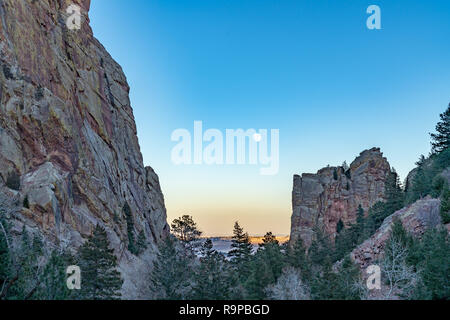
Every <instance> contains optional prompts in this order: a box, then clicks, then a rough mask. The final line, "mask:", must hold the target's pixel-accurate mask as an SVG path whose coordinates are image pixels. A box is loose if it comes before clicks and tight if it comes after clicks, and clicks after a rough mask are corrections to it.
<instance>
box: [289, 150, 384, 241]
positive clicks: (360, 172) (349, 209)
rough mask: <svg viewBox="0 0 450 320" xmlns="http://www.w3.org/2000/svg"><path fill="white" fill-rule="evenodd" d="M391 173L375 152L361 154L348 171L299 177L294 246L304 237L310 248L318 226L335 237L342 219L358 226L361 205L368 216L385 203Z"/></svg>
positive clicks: (331, 170)
mask: <svg viewBox="0 0 450 320" xmlns="http://www.w3.org/2000/svg"><path fill="white" fill-rule="evenodd" d="M389 173H390V165H389V163H388V161H387V160H386V158H384V157H383V154H382V153H381V152H380V149H379V148H373V149H370V150H366V151H363V152H361V154H360V155H359V157H357V158H356V159H355V160H354V161H353V162H352V163H351V165H350V167H349V168H348V169H347V170H345V169H344V168H343V167H327V168H323V169H321V170H319V171H318V172H317V173H316V174H310V173H304V174H303V175H302V176H299V175H295V176H294V188H293V191H292V209H293V213H292V218H291V242H292V241H295V240H296V239H298V237H301V238H302V239H303V241H304V243H305V245H306V246H309V245H310V243H311V240H312V237H313V234H314V232H313V228H314V227H315V226H316V225H318V226H320V227H322V228H324V230H325V232H327V234H329V235H331V237H334V236H335V233H336V225H337V223H338V221H339V220H340V219H341V220H342V222H344V225H345V226H348V225H349V224H351V223H354V222H355V220H356V213H357V209H358V206H359V205H361V206H362V208H363V209H364V210H365V212H366V214H367V211H368V208H370V207H371V206H372V205H373V204H375V203H376V202H377V201H382V200H384V188H385V181H386V178H387V176H388V175H389Z"/></svg>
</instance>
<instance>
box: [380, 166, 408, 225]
mask: <svg viewBox="0 0 450 320" xmlns="http://www.w3.org/2000/svg"><path fill="white" fill-rule="evenodd" d="M384 195H385V198H386V205H385V210H386V216H389V215H391V214H393V213H394V212H395V211H397V210H400V209H401V208H402V207H403V204H404V200H405V197H404V193H403V190H402V187H401V184H400V178H399V176H398V174H397V172H396V171H395V169H392V170H391V172H390V173H389V175H388V176H387V179H386V182H385V190H384Z"/></svg>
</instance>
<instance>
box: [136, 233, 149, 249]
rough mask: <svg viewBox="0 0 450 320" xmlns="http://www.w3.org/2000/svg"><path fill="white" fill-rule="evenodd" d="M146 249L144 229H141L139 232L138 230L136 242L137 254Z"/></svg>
mask: <svg viewBox="0 0 450 320" xmlns="http://www.w3.org/2000/svg"><path fill="white" fill-rule="evenodd" d="M146 249H147V239H146V238H145V233H144V230H141V232H139V235H138V239H137V243H136V250H137V254H141V253H142V252H144V251H145V250H146Z"/></svg>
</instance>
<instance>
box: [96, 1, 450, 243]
mask: <svg viewBox="0 0 450 320" xmlns="http://www.w3.org/2000/svg"><path fill="white" fill-rule="evenodd" d="M372 4H376V5H378V6H379V7H380V10H381V29H380V30H369V29H368V28H367V26H366V20H367V19H368V17H369V16H370V14H368V13H366V9H367V7H368V6H369V5H372ZM89 15H90V21H91V27H92V29H93V31H94V35H95V36H96V37H97V38H98V39H99V40H100V42H101V43H102V44H103V45H104V46H105V48H106V49H107V50H108V51H109V53H110V54H111V56H112V57H113V58H114V59H115V60H116V61H117V62H118V63H119V64H120V65H121V66H122V68H123V70H124V72H125V75H126V77H127V80H128V82H129V85H130V87H131V91H130V99H131V105H132V107H133V110H134V115H135V119H136V124H137V131H138V138H139V142H140V146H141V151H142V154H143V157H144V164H145V165H150V166H151V167H153V168H154V169H155V171H156V172H157V173H158V175H159V178H160V182H161V187H162V190H163V193H164V197H165V202H166V207H167V215H168V221H169V222H170V221H172V220H173V219H175V218H177V217H179V216H181V215H183V214H189V215H192V216H193V218H194V220H195V221H196V222H197V223H198V226H199V227H200V229H201V230H202V231H203V232H204V234H205V235H207V236H222V235H230V234H231V233H232V229H233V224H234V221H239V223H240V224H241V225H242V226H243V227H244V229H245V230H246V231H248V232H249V234H251V235H262V234H264V233H265V232H267V231H272V232H274V233H275V234H279V235H285V234H289V230H290V216H291V213H292V208H291V192H292V179H293V178H292V177H293V175H294V174H301V173H304V172H311V173H315V172H317V170H319V169H320V168H322V167H324V166H327V165H331V166H337V165H341V164H342V163H343V161H344V160H345V161H347V163H349V164H350V163H351V162H352V161H353V160H354V158H355V157H356V156H358V155H359V153H360V152H361V151H363V150H365V149H369V148H372V147H380V148H381V151H382V152H383V153H384V155H385V156H386V157H387V159H388V161H389V162H390V164H391V166H393V167H394V168H395V169H396V170H397V172H398V173H399V174H400V177H401V179H402V180H403V179H405V177H406V175H407V174H408V172H409V171H410V170H411V169H413V167H414V163H415V162H416V161H417V159H418V157H419V156H420V154H425V155H427V154H428V152H429V150H430V145H429V136H428V133H429V132H432V131H433V130H434V127H435V124H436V123H437V122H438V120H439V114H440V113H441V112H443V111H444V110H445V109H446V107H447V105H448V103H449V102H450V72H449V71H450V41H449V39H450V1H448V0H442V1H438V0H429V1H414V0H397V1H381V0H377V1H375V0H374V1H362V0H352V1H344V0H343V1H325V0H315V1H312V0H308V1H306V0H296V1H288V0H285V1H280V0H239V1H238V0H184V1H181V0H150V1H148V0H132V1H122V0H92V1H91V10H90V14H89ZM194 121H202V123H203V128H204V130H207V129H212V128H215V129H218V130H220V132H223V134H225V130H226V129H238V128H242V129H245V130H247V129H250V128H254V129H267V130H269V131H270V130H271V129H278V130H279V171H278V173H277V174H276V175H260V172H259V168H260V166H255V165H250V164H244V165H207V164H201V165H183V164H182V165H176V164H174V163H173V161H172V157H171V153H172V150H173V148H174V147H175V146H176V145H177V142H174V141H172V140H171V135H172V133H173V132H174V130H177V129H182V128H185V129H187V130H188V131H189V132H192V133H193V132H194Z"/></svg>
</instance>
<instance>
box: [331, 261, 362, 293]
mask: <svg viewBox="0 0 450 320" xmlns="http://www.w3.org/2000/svg"><path fill="white" fill-rule="evenodd" d="M336 274H337V279H336V283H337V285H336V287H335V291H334V299H338V300H360V299H361V296H362V294H363V289H362V288H363V285H361V279H360V270H359V268H358V266H356V265H355V264H354V263H353V262H352V260H351V259H350V255H346V256H345V258H344V259H343V261H342V263H341V264H340V266H339V267H338V270H337V273H336Z"/></svg>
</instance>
